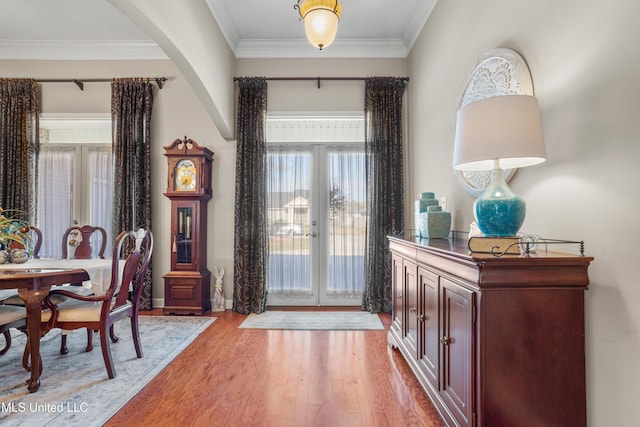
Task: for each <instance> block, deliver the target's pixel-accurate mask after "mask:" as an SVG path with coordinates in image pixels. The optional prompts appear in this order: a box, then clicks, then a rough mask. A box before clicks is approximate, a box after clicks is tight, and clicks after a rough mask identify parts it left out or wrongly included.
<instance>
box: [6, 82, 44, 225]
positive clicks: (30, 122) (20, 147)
mask: <svg viewBox="0 0 640 427" xmlns="http://www.w3.org/2000/svg"><path fill="white" fill-rule="evenodd" d="M39 112H40V84H39V83H38V82H36V81H35V80H32V79H0V207H2V208H3V209H16V210H21V211H24V212H27V215H28V218H23V219H24V220H26V221H29V223H31V224H35V222H36V219H37V218H36V213H37V202H38V194H37V189H38V174H37V171H38V154H39V152H40V137H39V128H38V116H39Z"/></svg>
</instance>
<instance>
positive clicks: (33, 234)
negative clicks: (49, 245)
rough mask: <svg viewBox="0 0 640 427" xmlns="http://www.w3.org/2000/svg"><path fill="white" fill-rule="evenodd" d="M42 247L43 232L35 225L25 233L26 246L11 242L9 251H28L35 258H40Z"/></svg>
mask: <svg viewBox="0 0 640 427" xmlns="http://www.w3.org/2000/svg"><path fill="white" fill-rule="evenodd" d="M41 246H42V231H40V229H39V228H38V227H36V226H34V225H30V226H28V227H27V230H26V232H25V244H24V245H23V244H22V243H20V242H11V245H10V246H9V249H26V250H27V251H29V253H30V254H31V256H33V257H34V258H40V247H41Z"/></svg>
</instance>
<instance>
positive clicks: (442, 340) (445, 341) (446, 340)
mask: <svg viewBox="0 0 640 427" xmlns="http://www.w3.org/2000/svg"><path fill="white" fill-rule="evenodd" d="M450 342H451V338H449V337H448V336H446V335H445V336H443V337H442V338H440V343H441V344H442V345H449V343H450Z"/></svg>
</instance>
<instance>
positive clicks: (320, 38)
mask: <svg viewBox="0 0 640 427" xmlns="http://www.w3.org/2000/svg"><path fill="white" fill-rule="evenodd" d="M293 7H294V8H295V9H298V13H300V18H301V19H302V21H303V22H304V30H305V32H306V33H307V39H308V40H309V43H311V44H312V45H313V46H316V47H318V48H319V49H320V50H322V49H324V48H325V47H327V46H329V45H330V44H331V43H332V42H333V39H335V37H336V33H337V31H338V22H340V14H341V13H342V5H341V4H340V2H339V1H338V0H303V3H302V5H300V0H298V4H296V5H294V6H293Z"/></svg>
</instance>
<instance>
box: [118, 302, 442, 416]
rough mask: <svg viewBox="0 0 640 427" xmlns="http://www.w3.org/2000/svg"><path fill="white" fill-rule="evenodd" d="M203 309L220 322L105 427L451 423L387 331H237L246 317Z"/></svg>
mask: <svg viewBox="0 0 640 427" xmlns="http://www.w3.org/2000/svg"><path fill="white" fill-rule="evenodd" d="M144 314H147V315H148V314H151V315H160V314H161V311H160V310H159V309H156V310H153V311H150V312H145V313H144ZM206 315H207V316H211V317H216V318H217V320H216V321H215V322H214V323H213V325H211V327H209V328H208V329H207V330H206V331H205V332H203V333H202V334H201V335H200V336H199V337H198V338H197V340H196V341H194V342H193V343H192V344H191V345H190V346H189V347H188V348H186V349H185V350H184V351H183V352H182V353H181V354H180V355H179V356H178V357H177V358H176V359H175V360H174V361H173V362H171V364H170V365H169V366H168V367H167V368H166V369H165V370H164V371H162V372H161V373H160V374H159V375H158V376H157V377H156V378H155V379H154V380H153V381H152V382H151V383H150V384H149V385H148V386H147V387H145V388H144V389H143V390H142V391H141V392H140V393H139V394H138V395H137V396H135V397H134V398H133V399H132V400H131V401H130V402H129V403H128V404H127V405H126V406H124V408H122V410H121V411H120V412H118V413H117V414H116V415H115V416H114V417H113V418H112V419H111V420H110V421H109V422H108V423H107V424H106V426H121V425H127V426H150V425H171V426H187V425H188V426H234V427H235V426H265V427H271V426H283V427H289V426H290V427H298V426H305V427H306V426H331V427H342V426H344V427H357V426H380V427H385V426H393V427H396V426H443V425H444V424H443V423H442V421H441V420H440V418H439V416H438V414H437V412H436V410H435V408H434V407H433V405H432V404H431V402H430V401H429V399H428V398H427V397H426V394H425V393H424V391H423V390H422V388H421V387H420V384H419V383H418V381H417V380H416V379H415V377H414V376H413V374H412V373H411V371H410V370H409V367H408V365H407V363H406V362H405V361H404V359H403V358H402V356H401V355H400V353H399V352H398V351H397V350H392V349H390V348H389V347H388V346H387V332H386V331H280V330H278V331H276V330H254V329H238V325H239V324H240V323H242V321H243V320H244V319H245V317H246V316H245V315H242V314H238V313H235V312H233V311H230V310H227V311H225V312H224V313H207V314H206ZM381 319H382V321H383V324H384V325H385V328H386V329H388V328H389V324H390V322H391V316H390V315H388V314H382V315H381ZM142 340H143V345H144V337H142Z"/></svg>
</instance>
